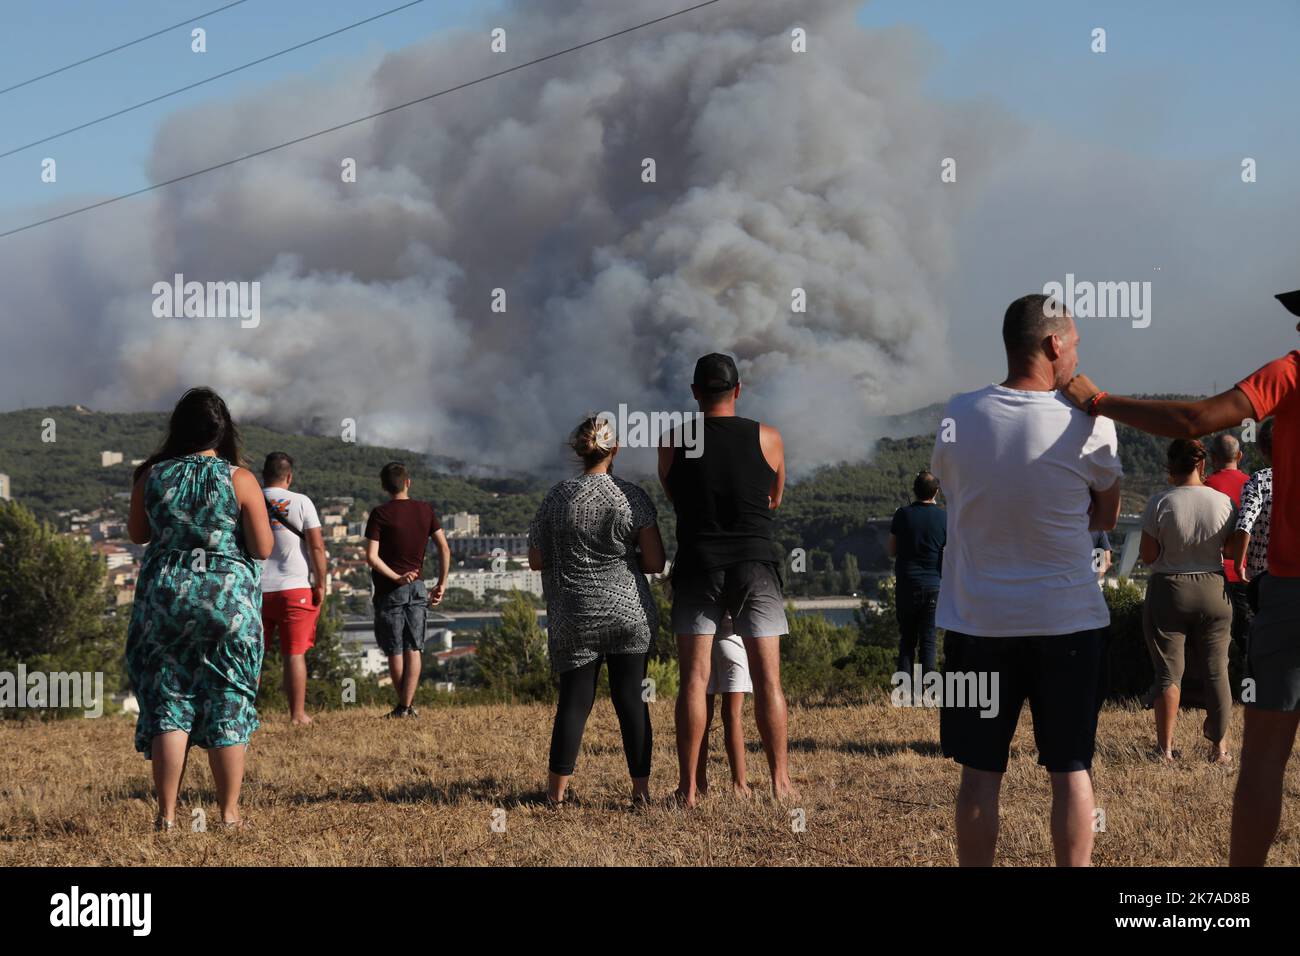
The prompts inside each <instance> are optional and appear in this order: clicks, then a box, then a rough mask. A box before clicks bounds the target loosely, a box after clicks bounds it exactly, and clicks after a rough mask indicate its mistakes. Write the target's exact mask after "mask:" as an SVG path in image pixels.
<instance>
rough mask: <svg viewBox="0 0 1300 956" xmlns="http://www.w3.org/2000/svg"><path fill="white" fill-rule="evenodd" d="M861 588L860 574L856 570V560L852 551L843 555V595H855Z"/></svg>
mask: <svg viewBox="0 0 1300 956" xmlns="http://www.w3.org/2000/svg"><path fill="white" fill-rule="evenodd" d="M861 586H862V572H861V571H859V570H858V558H857V555H855V554H854V553H853V552H852V551H848V552H846V553H845V555H844V593H845V594H857V593H858V590H859V588H861Z"/></svg>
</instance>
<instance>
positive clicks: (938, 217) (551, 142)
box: [0, 0, 1013, 472]
mask: <svg viewBox="0 0 1300 956" xmlns="http://www.w3.org/2000/svg"><path fill="white" fill-rule="evenodd" d="M678 5H679V4H678V2H677V0H674V2H672V3H668V2H665V0H635V2H625V3H620V4H608V3H602V2H600V0H529V2H527V3H523V2H520V3H518V4H516V6H515V7H514V9H513V11H512V12H511V13H509V15H500V16H498V17H497V20H498V21H499V22H493V23H487V24H485V25H484V30H483V31H481V32H473V33H466V32H463V31H456V32H452V33H445V34H439V35H437V36H435V37H432V38H430V39H428V40H425V41H423V42H420V43H417V44H415V45H413V46H411V47H410V48H408V49H405V50H402V51H399V52H396V53H394V54H391V55H389V56H386V57H384V58H382V59H381V60H367V61H359V62H357V63H354V64H352V65H351V66H350V67H347V68H345V69H341V70H334V71H333V72H332V73H331V74H330V75H329V76H328V77H326V78H324V79H322V78H321V77H319V76H318V77H314V78H312V79H310V80H307V79H297V80H293V81H286V82H282V83H278V84H276V85H273V86H271V87H269V88H267V89H265V90H262V91H260V92H259V93H258V94H257V95H255V96H249V97H245V98H241V99H239V100H236V101H232V102H228V103H221V104H206V105H203V106H200V107H196V108H193V109H188V110H184V111H181V112H178V113H177V114H175V115H174V116H172V117H171V118H169V120H168V121H167V122H166V123H165V124H164V126H163V128H162V129H161V130H160V132H159V135H158V137H157V140H156V142H155V144H154V151H153V156H152V159H151V163H150V175H151V177H153V178H154V179H155V180H157V179H163V178H167V177H169V176H175V175H178V174H181V173H184V172H187V171H189V170H191V169H195V168H200V167H203V166H206V165H209V164H211V163H212V162H214V161H219V160H220V159H223V158H226V157H228V156H231V155H235V154H238V153H242V152H246V151H251V150H254V149H258V148H261V147H263V146H266V145H269V144H272V143H276V142H280V141H282V140H284V139H288V138H290V137H292V136H296V135H301V134H302V133H304V132H308V131H311V130H314V129H318V128H322V127H326V126H330V125H333V124H334V123H337V122H339V121H341V120H343V119H348V118H351V117H354V116H358V115H362V114H364V113H366V112H369V111H373V110H375V109H378V108H382V107H384V106H388V105H391V104H393V103H396V102H401V101H403V100H405V99H410V98H413V97H415V96H419V95H423V94H425V93H428V92H431V91H433V90H436V89H440V88H444V87H447V86H451V85H454V84H455V83H458V82H463V81H464V80H465V79H466V78H472V77H476V76H482V75H484V74H486V73H490V72H493V71H495V70H500V69H503V68H504V66H507V65H510V64H513V63H516V62H521V61H523V60H526V59H530V58H532V57H535V56H540V55H544V54H546V53H549V52H552V51H554V50H558V49H562V48H564V47H567V46H572V45H574V44H576V43H580V42H582V41H584V40H587V39H591V38H593V37H596V36H600V35H602V34H604V33H607V32H612V31H614V30H617V29H622V28H625V27H627V26H630V25H632V24H634V23H637V22H640V21H642V20H646V19H650V18H652V17H655V16H662V15H664V14H665V13H667V12H670V11H671V10H673V9H675V8H677V7H678ZM857 6H858V3H857V2H856V0H811V2H800V3H793V2H782V0H745V2H743V3H742V2H735V3H732V2H724V3H720V4H717V5H715V6H713V7H709V8H706V9H704V10H701V11H697V12H694V13H691V14H687V15H684V16H682V17H678V18H675V19H673V20H670V21H667V22H665V23H662V24H658V25H656V26H653V27H649V28H646V29H645V30H642V31H639V32H637V33H634V34H631V35H628V36H624V37H620V38H617V39H614V40H610V41H608V42H606V43H602V44H598V45H596V46H593V47H589V48H586V49H583V50H580V51H578V52H576V53H573V54H569V55H566V56H563V57H559V58H557V59H555V60H551V61H548V62H546V63H544V64H541V65H539V66H536V67H530V68H528V69H525V70H521V71H519V72H517V73H514V74H510V75H508V76H505V77H501V78H498V79H494V80H491V81H488V82H486V83H483V84H480V85H477V86H473V87H470V88H468V89H465V90H461V91H458V92H456V93H452V94H449V95H447V96H444V97H439V98H437V99H435V100H433V101H432V102H430V103H426V104H422V105H419V106H415V107H412V108H410V109H406V110H401V111H399V112H397V113H393V114H390V115H388V116H385V117H383V118H381V119H379V120H376V121H373V122H370V123H365V124H361V125H358V126H354V127H351V128H349V129H347V130H343V131H340V132H338V133H335V134H331V135H329V136H326V137H322V138H319V139H316V140H313V141H310V142H308V143H304V144H301V145H299V146H295V147H291V148H289V149H286V150H282V151H279V152H276V153H273V154H271V155H269V156H265V157H260V158H257V159H253V160H250V161H248V162H246V163H242V164H239V165H238V166H235V167H232V168H229V169H226V170H222V171H219V172H215V173H212V174H209V175H206V176H202V177H198V178H196V179H193V180H190V181H187V182H184V183H181V184H178V185H176V186H172V187H169V188H167V189H164V190H161V191H159V192H157V193H155V194H152V196H151V197H150V198H148V199H145V200H138V201H133V202H131V203H129V204H127V203H123V204H119V205H117V206H114V207H110V208H108V209H105V210H102V211H99V212H95V213H89V214H86V215H84V216H81V217H77V218H76V219H75V220H70V221H69V222H67V223H62V224H58V225H54V226H50V227H46V229H45V231H38V232H36V233H29V234H26V235H27V236H30V237H31V241H29V242H24V244H23V246H22V249H21V254H20V255H17V256H14V257H9V256H6V258H5V260H4V263H3V264H2V265H0V278H2V281H3V282H4V284H5V287H6V289H7V290H8V294H9V296H10V301H11V303H17V304H18V307H20V308H22V307H27V308H42V309H45V310H47V311H49V312H52V313H53V317H52V318H51V322H50V326H49V329H50V330H51V331H50V334H46V335H42V334H41V332H40V330H39V329H35V330H34V331H36V332H37V333H38V335H37V339H38V340H39V344H37V345H32V346H29V347H28V348H29V350H30V351H29V353H28V354H30V355H39V361H40V364H41V365H43V366H44V368H43V370H42V372H41V376H43V377H44V382H46V383H48V381H49V377H53V378H54V379H55V380H59V381H62V383H63V387H65V388H66V390H67V391H69V392H73V391H75V392H76V395H77V397H78V398H80V397H82V396H85V395H86V394H87V391H86V390H87V389H90V390H93V395H92V396H91V401H93V402H94V403H95V404H97V405H99V406H100V407H120V408H139V407H167V406H168V405H169V404H170V403H171V402H172V401H173V400H174V399H175V397H176V396H177V395H178V394H179V392H180V391H181V390H182V389H183V388H184V387H186V386H188V385H192V384H200V383H204V384H210V385H212V386H214V387H216V388H217V389H218V390H220V391H221V392H222V393H223V394H225V396H226V397H227V399H228V400H229V401H230V403H231V405H232V408H233V409H234V410H235V411H236V414H237V415H239V416H241V417H243V418H248V419H257V420H262V421H266V422H268V423H272V424H278V425H282V426H288V427H301V426H302V424H303V423H304V422H315V423H320V422H326V423H333V422H336V421H338V420H341V419H343V418H354V419H356V420H357V422H358V426H359V438H360V439H361V440H362V441H366V442H382V443H388V444H396V445H405V446H411V447H416V448H420V449H423V450H428V451H432V452H436V453H439V454H447V455H453V456H456V457H459V458H462V459H464V460H467V461H471V462H480V463H485V464H494V465H501V466H505V467H509V468H515V469H535V468H539V467H543V466H547V465H550V464H553V463H554V462H555V461H556V460H557V459H558V458H559V456H560V443H561V441H562V440H563V437H564V435H565V434H566V433H567V432H568V430H569V429H571V428H572V426H573V425H574V424H575V423H576V421H577V420H578V418H579V417H580V416H581V415H582V414H583V413H584V412H586V411H588V410H592V409H602V408H608V409H612V408H617V407H618V405H619V403H621V402H622V403H627V404H628V405H629V406H630V407H632V408H639V409H645V410H653V409H685V408H688V407H689V406H690V392H689V387H688V385H689V377H690V372H691V368H692V366H693V364H694V361H695V359H696V357H697V356H699V355H700V354H702V353H705V352H710V351H726V352H730V353H732V354H734V355H735V356H736V357H737V359H738V360H739V363H740V368H741V375H742V379H743V380H744V382H745V383H746V388H747V391H746V392H745V394H744V395H743V396H742V408H741V411H742V414H748V415H751V416H753V417H758V418H761V419H763V420H765V421H770V422H772V423H773V424H776V425H777V426H778V427H780V428H781V429H782V431H783V433H784V434H785V435H786V445H787V453H788V455H789V456H790V460H791V463H792V465H793V468H794V470H795V471H796V472H797V471H800V470H803V468H805V467H808V466H810V465H812V464H816V463H820V462H823V461H836V460H843V459H856V458H861V457H864V456H865V455H866V454H867V453H868V451H869V449H870V445H871V442H872V441H873V440H874V438H876V437H878V434H879V432H878V430H877V429H878V426H877V425H876V424H874V422H873V416H876V415H883V414H889V413H894V412H898V411H902V410H905V409H909V408H912V407H915V406H916V405H918V404H923V403H925V402H928V401H933V400H935V399H936V398H939V397H944V396H946V394H947V393H948V392H949V391H950V390H951V389H949V388H948V383H949V382H950V381H951V377H952V375H951V365H950V356H949V352H948V349H947V347H946V345H945V342H946V329H947V319H946V316H945V314H944V309H943V306H942V305H941V301H942V300H941V298H940V297H939V295H938V290H939V289H940V287H941V280H942V277H943V275H944V274H945V272H946V271H947V270H948V267H949V263H950V256H951V249H950V243H951V235H952V232H953V225H954V219H955V217H956V216H957V214H958V211H959V210H958V207H957V199H956V197H957V196H958V195H962V196H965V197H970V196H972V195H974V194H975V192H976V190H973V189H972V188H971V187H972V186H973V185H974V186H977V185H978V183H977V180H978V175H977V173H976V171H977V170H979V169H980V168H981V167H982V166H983V165H985V163H984V160H985V159H986V158H987V157H988V155H989V153H990V151H991V150H992V149H993V148H994V147H995V146H996V145H997V144H998V142H999V140H1000V139H1004V138H1005V137H1007V136H1008V135H1011V134H1012V132H1013V131H1012V129H1011V125H1010V123H1009V122H1008V121H1007V120H1006V119H1005V118H1003V117H1002V116H1001V115H1000V114H998V113H996V112H993V111H991V110H988V109H981V110H974V109H973V108H971V107H966V108H965V109H964V111H962V112H958V111H957V110H955V109H952V108H950V107H946V106H944V105H942V104H938V103H935V102H932V101H930V100H929V99H927V98H926V97H925V96H924V95H923V94H922V84H923V82H924V80H925V57H924V54H923V52H922V50H921V49H920V48H919V47H918V45H917V44H916V42H915V40H914V38H913V37H912V35H911V34H909V33H907V32H904V31H884V32H881V31H872V32H868V31H864V30H863V29H861V28H860V27H858V26H857V25H856V23H855V22H854V14H855V11H856V8H857ZM497 25H501V26H504V27H506V29H507V31H508V39H509V43H510V49H509V53H508V54H507V55H506V56H505V57H501V56H494V55H492V54H491V53H489V52H488V47H487V33H486V28H487V27H491V26H497ZM795 26H799V27H803V28H805V29H806V30H807V31H808V35H809V39H808V46H809V52H807V53H805V54H797V53H793V52H792V51H791V38H790V31H791V29H792V28H793V27H795ZM948 156H959V157H961V165H960V169H961V173H960V175H961V177H962V183H963V188H962V189H961V190H960V191H959V190H957V189H955V188H953V187H952V186H945V185H944V184H942V183H940V181H939V168H940V161H941V160H942V159H943V158H944V157H948ZM344 157H351V158H355V159H356V161H357V164H358V181H357V182H356V183H355V184H348V183H343V182H342V181H341V180H340V175H339V173H340V162H341V160H342V159H343V158H344ZM644 157H653V158H654V159H655V161H656V164H657V171H658V182H657V183H653V184H645V183H642V182H641V161H642V159H643V158H644ZM8 242H10V243H13V240H12V239H11V240H8ZM5 251H6V253H9V252H10V251H13V250H11V249H9V248H7V249H6V250H5ZM41 261H45V262H53V261H57V262H58V263H60V265H59V267H58V268H57V269H48V268H33V265H32V264H33V263H34V262H41ZM175 273H182V274H184V275H185V278H186V279H187V280H199V281H209V280H211V281H228V280H259V281H260V282H261V284H262V319H261V323H260V325H259V326H258V327H257V328H255V329H242V328H240V327H239V324H238V322H237V321H231V320H222V319H199V320H167V319H157V318H154V317H153V315H152V312H151V302H152V295H151V292H150V289H151V287H152V284H153V283H154V282H156V281H160V280H161V281H170V280H171V277H172V276H173V274H175ZM795 287H800V288H803V289H805V290H806V291H807V296H808V311H807V314H804V315H796V314H792V312H791V308H790V303H791V291H792V289H794V288H795ZM495 288H504V289H505V290H506V292H507V296H508V311H507V312H506V313H505V314H495V313H493V312H492V311H491V309H490V297H491V291H492V290H493V289H495ZM69 342H76V343H78V347H77V348H75V349H73V350H72V351H73V353H75V355H74V354H69V350H68V348H67V346H68V344H69ZM87 347H92V351H93V360H90V359H87V357H86V355H85V354H84V353H83V352H82V351H81V350H82V349H85V348H87ZM15 386H16V387H15ZM44 387H46V386H45V385H43V384H42V382H41V380H38V378H37V377H36V375H35V373H32V372H25V373H24V372H21V371H16V373H15V378H14V379H11V386H10V387H8V388H6V389H5V395H4V397H5V398H6V399H8V400H13V398H14V397H15V396H16V395H18V394H20V393H21V390H22V389H27V390H29V391H30V390H35V391H36V392H37V393H40V392H41V389H42V388H44ZM68 400H72V399H71V396H69V399H68Z"/></svg>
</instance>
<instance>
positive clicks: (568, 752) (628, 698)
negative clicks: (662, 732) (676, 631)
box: [551, 652, 651, 777]
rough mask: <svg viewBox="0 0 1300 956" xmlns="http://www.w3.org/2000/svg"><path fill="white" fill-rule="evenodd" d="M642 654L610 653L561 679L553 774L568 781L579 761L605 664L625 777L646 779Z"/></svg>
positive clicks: (647, 720) (646, 720) (645, 658)
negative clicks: (583, 735) (584, 730)
mask: <svg viewBox="0 0 1300 956" xmlns="http://www.w3.org/2000/svg"><path fill="white" fill-rule="evenodd" d="M649 658H650V654H649V652H647V653H645V654H610V655H609V656H608V657H605V658H599V657H598V658H596V660H594V661H592V662H591V663H590V664H585V665H583V666H582V667H579V668H576V669H574V670H571V671H565V672H564V673H563V674H561V675H560V704H559V707H558V708H556V711H555V729H554V730H553V731H552V732H551V773H558V774H561V775H563V776H568V775H570V774H572V773H573V766H574V764H576V763H577V762H578V748H579V747H580V746H581V745H582V730H583V728H584V727H586V726H587V717H588V715H589V714H590V713H591V706H592V704H594V703H595V702H596V681H597V679H598V678H599V677H600V664H601V661H602V660H604V661H606V662H607V663H608V664H609V696H610V698H612V699H613V701H614V712H615V713H616V714H618V725H619V729H621V730H622V731H623V753H624V754H625V755H626V756H627V769H628V773H629V774H630V775H631V776H633V777H648V776H650V743H651V739H650V706H649V705H648V704H647V703H646V702H645V701H644V700H642V699H641V682H642V681H643V680H645V672H646V662H647V661H648V660H649Z"/></svg>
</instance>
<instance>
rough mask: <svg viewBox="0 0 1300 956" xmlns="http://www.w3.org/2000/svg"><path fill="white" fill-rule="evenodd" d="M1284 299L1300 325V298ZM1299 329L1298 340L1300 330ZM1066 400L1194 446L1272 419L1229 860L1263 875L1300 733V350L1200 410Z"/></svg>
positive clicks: (1089, 390)
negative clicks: (1268, 493) (1263, 569)
mask: <svg viewBox="0 0 1300 956" xmlns="http://www.w3.org/2000/svg"><path fill="white" fill-rule="evenodd" d="M1278 299H1280V300H1281V301H1282V304H1283V305H1285V306H1286V307H1287V309H1288V310H1289V311H1290V312H1292V313H1293V314H1295V315H1300V291H1296V292H1288V293H1285V294H1283V295H1279V296H1278ZM1296 328H1297V330H1298V331H1300V325H1298V326H1297V327H1296ZM1064 393H1065V395H1066V397H1067V398H1069V399H1070V401H1072V402H1074V403H1075V404H1076V405H1078V406H1079V407H1080V408H1082V409H1084V410H1085V411H1087V412H1089V413H1090V414H1093V415H1098V414H1100V415H1105V416H1107V417H1109V418H1112V419H1114V420H1115V421H1117V422H1123V423H1125V424H1126V425H1131V426H1133V427H1134V428H1140V429H1142V431H1145V432H1150V433H1151V434H1153V435H1167V436H1169V437H1171V438H1195V437H1197V436H1199V435H1207V434H1210V433H1211V432H1216V431H1222V430H1223V429H1225V428H1236V427H1240V426H1241V425H1243V424H1244V423H1245V422H1246V421H1247V420H1251V421H1255V422H1262V421H1263V420H1264V419H1265V418H1267V417H1268V416H1269V415H1273V416H1274V420H1273V462H1274V469H1273V482H1274V485H1273V516H1272V524H1271V526H1270V536H1269V542H1268V574H1267V575H1265V576H1264V578H1263V580H1262V581H1261V582H1260V592H1261V593H1260V600H1259V612H1258V613H1257V614H1256V615H1255V620H1254V625H1253V627H1252V628H1251V632H1250V643H1249V647H1248V649H1247V659H1246V665H1247V666H1246V671H1247V674H1248V679H1247V680H1246V682H1245V686H1244V687H1243V693H1242V697H1243V698H1244V699H1246V698H1248V699H1247V704H1248V706H1247V707H1246V724H1245V733H1244V737H1243V740H1242V748H1241V770H1240V772H1239V773H1238V775H1237V791H1236V794H1235V796H1234V798H1233V803H1232V844H1231V849H1230V850H1229V854H1228V862H1229V864H1230V865H1232V866H1262V865H1263V864H1264V863H1265V862H1266V861H1267V858H1268V851H1269V847H1270V846H1272V844H1273V839H1274V837H1276V836H1277V828H1278V823H1279V822H1280V820H1281V818H1282V778H1283V774H1284V773H1285V771H1286V764H1287V760H1288V759H1290V756H1291V748H1292V746H1293V745H1294V743H1295V735H1296V728H1297V727H1298V726H1300V349H1298V350H1295V351H1292V352H1288V353H1287V354H1286V355H1284V356H1282V357H1281V358H1278V359H1274V360H1273V361H1272V362H1269V363H1268V364H1267V365H1265V366H1264V367H1263V368H1261V369H1259V370H1258V371H1256V372H1255V373H1254V374H1253V375H1250V376H1248V377H1247V378H1244V379H1242V380H1241V381H1240V382H1238V383H1237V384H1236V386H1235V387H1234V388H1232V389H1229V390H1228V391H1226V392H1222V393H1220V394H1218V395H1215V396H1213V397H1211V398H1205V399H1202V400H1200V401H1197V402H1167V401H1143V400H1140V399H1136V398H1128V397H1123V396H1119V395H1110V394H1108V393H1106V392H1104V391H1100V390H1099V389H1098V388H1097V386H1095V385H1094V384H1093V383H1092V381H1091V380H1090V379H1089V378H1088V377H1087V376H1086V375H1077V376H1075V377H1074V378H1073V379H1071V380H1070V382H1069V384H1067V385H1066V387H1065V389H1064Z"/></svg>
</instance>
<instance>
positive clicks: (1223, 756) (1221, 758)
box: [1210, 747, 1232, 767]
mask: <svg viewBox="0 0 1300 956" xmlns="http://www.w3.org/2000/svg"><path fill="white" fill-rule="evenodd" d="M1210 763H1212V764H1218V765H1219V766H1221V767H1226V766H1228V765H1229V764H1231V763H1232V754H1230V753H1228V751H1226V750H1219V749H1218V748H1217V747H1211V748H1210Z"/></svg>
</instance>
